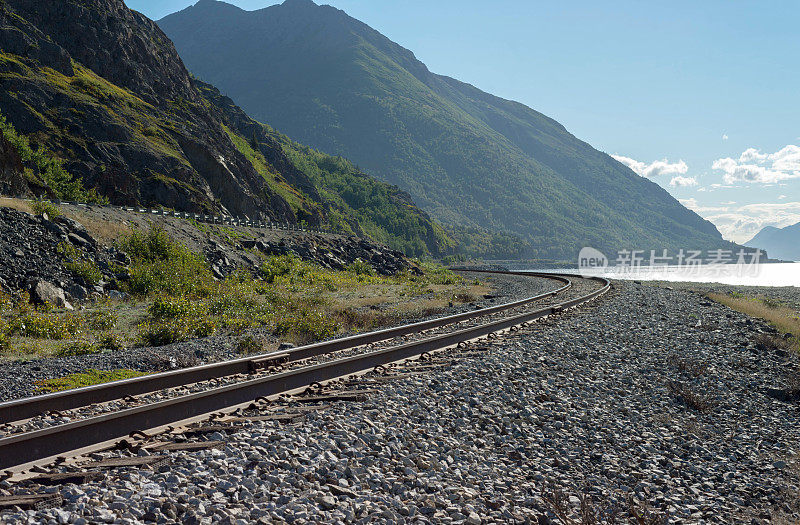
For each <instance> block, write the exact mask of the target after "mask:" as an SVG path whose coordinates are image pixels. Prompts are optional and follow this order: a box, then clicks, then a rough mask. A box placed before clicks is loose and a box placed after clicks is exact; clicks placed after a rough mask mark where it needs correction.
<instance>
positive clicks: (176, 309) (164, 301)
mask: <svg viewBox="0 0 800 525" xmlns="http://www.w3.org/2000/svg"><path fill="white" fill-rule="evenodd" d="M193 310H194V308H193V307H192V303H191V302H190V301H189V300H188V299H185V298H177V299H175V298H171V297H157V298H156V299H155V300H154V301H153V304H151V305H150V307H149V308H148V310H147V311H148V313H149V314H150V316H151V317H153V318H154V319H177V318H179V317H184V316H186V315H188V314H189V313H190V312H192V311H193Z"/></svg>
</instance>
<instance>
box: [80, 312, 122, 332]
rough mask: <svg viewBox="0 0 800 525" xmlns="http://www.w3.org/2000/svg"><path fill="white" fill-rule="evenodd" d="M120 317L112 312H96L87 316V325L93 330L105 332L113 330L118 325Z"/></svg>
mask: <svg viewBox="0 0 800 525" xmlns="http://www.w3.org/2000/svg"><path fill="white" fill-rule="evenodd" d="M118 321H119V317H118V316H117V314H116V313H114V312H110V311H100V310H98V311H95V312H90V313H88V314H86V324H87V326H88V327H89V328H91V329H92V330H97V331H105V330H111V329H112V328H114V327H115V326H116V325H117V322H118Z"/></svg>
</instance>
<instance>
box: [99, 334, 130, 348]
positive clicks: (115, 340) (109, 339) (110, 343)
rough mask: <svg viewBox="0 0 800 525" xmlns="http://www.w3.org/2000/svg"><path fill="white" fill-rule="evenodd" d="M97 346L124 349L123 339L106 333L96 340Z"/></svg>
mask: <svg viewBox="0 0 800 525" xmlns="http://www.w3.org/2000/svg"><path fill="white" fill-rule="evenodd" d="M97 346H98V347H99V348H105V349H108V350H125V343H124V341H123V340H122V339H121V338H120V337H119V336H117V335H114V334H108V335H105V336H103V337H101V338H100V340H99V341H97Z"/></svg>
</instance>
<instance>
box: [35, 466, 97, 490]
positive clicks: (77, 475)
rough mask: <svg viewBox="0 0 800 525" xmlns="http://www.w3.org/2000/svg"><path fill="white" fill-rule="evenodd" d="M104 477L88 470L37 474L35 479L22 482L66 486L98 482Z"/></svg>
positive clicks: (95, 471)
mask: <svg viewBox="0 0 800 525" xmlns="http://www.w3.org/2000/svg"><path fill="white" fill-rule="evenodd" d="M104 477H105V474H104V473H102V472H100V471H97V470H90V471H86V472H49V473H45V474H39V475H38V476H36V477H32V478H28V479H26V480H24V483H25V484H37V485H44V486H47V487H52V486H55V485H66V484H68V483H73V484H75V485H80V484H83V483H89V482H91V481H99V480H101V479H103V478H104Z"/></svg>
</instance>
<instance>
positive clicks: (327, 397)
mask: <svg viewBox="0 0 800 525" xmlns="http://www.w3.org/2000/svg"><path fill="white" fill-rule="evenodd" d="M374 392H376V391H375V390H350V391H339V392H328V393H325V394H318V395H314V396H300V397H294V398H292V401H299V402H301V403H316V402H318V401H366V400H367V395H368V394H372V393H374Z"/></svg>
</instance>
